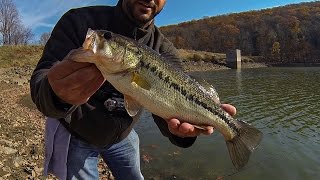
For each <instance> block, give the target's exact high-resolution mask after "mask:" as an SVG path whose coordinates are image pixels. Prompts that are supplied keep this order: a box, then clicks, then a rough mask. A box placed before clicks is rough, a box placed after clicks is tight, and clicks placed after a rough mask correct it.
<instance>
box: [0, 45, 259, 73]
mask: <svg viewBox="0 0 320 180" xmlns="http://www.w3.org/2000/svg"><path fill="white" fill-rule="evenodd" d="M43 48H44V47H43V46H34V45H33V46H31V45H28V46H0V68H9V67H23V66H35V65H36V64H37V62H38V61H39V59H40V57H41V54H42V51H43ZM179 56H180V58H181V59H182V61H183V62H191V61H193V62H211V63H214V64H225V61H226V54H222V53H212V52H205V51H194V50H186V49H179ZM257 59H258V58H255V57H247V56H242V60H243V62H256V61H257Z"/></svg>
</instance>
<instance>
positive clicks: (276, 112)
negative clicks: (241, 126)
mask: <svg viewBox="0 0 320 180" xmlns="http://www.w3.org/2000/svg"><path fill="white" fill-rule="evenodd" d="M193 75H194V76H196V77H197V78H199V79H201V78H202V79H205V80H206V81H208V82H209V83H210V84H213V85H214V86H215V87H216V89H217V91H218V93H219V95H220V99H221V101H222V102H223V103H231V104H233V105H235V106H236V107H237V110H238V113H237V115H236V118H239V119H242V120H245V121H247V122H249V123H251V124H252V125H253V126H255V127H257V128H258V129H260V130H261V131H262V132H263V134H264V137H263V140H262V142H261V144H260V146H259V147H258V149H257V150H256V151H255V152H253V154H252V155H251V157H250V160H249V163H248V164H247V165H246V166H245V168H243V169H241V170H240V171H237V170H235V168H234V167H233V165H232V163H231V160H230V158H229V155H228V151H227V148H226V145H225V142H224V140H223V137H222V136H221V135H220V134H219V133H218V132H215V133H214V134H213V135H210V136H200V137H198V139H197V141H196V142H195V144H194V145H193V146H192V147H190V148H187V149H181V148H178V147H176V146H174V145H172V144H171V143H170V142H169V140H168V139H167V138H165V137H163V136H162V135H161V134H160V132H159V130H158V128H157V127H156V125H155V123H154V122H153V121H152V120H151V119H150V114H148V113H144V114H143V117H142V118H141V120H140V122H139V123H138V124H137V126H136V128H135V129H136V131H137V132H138V133H139V135H140V142H141V145H140V146H141V156H142V161H141V166H142V171H143V174H144V176H145V178H146V179H178V180H180V179H182V180H187V179H197V180H198V179H216V178H220V179H235V180H238V179H239V180H248V179H259V180H262V179H268V180H269V179H273V180H276V179H279V180H280V179H281V180H284V179H290V180H295V179H297V180H300V179H318V178H319V177H320V123H319V122H320V68H319V67H317V68H259V69H242V70H240V71H239V70H221V71H214V72H202V73H193Z"/></svg>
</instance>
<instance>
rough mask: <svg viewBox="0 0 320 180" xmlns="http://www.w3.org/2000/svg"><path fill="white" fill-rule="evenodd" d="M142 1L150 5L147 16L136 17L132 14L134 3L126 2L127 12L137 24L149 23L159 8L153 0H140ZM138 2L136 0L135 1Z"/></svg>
mask: <svg viewBox="0 0 320 180" xmlns="http://www.w3.org/2000/svg"><path fill="white" fill-rule="evenodd" d="M140 1H143V2H144V4H147V5H148V6H150V8H151V9H152V12H151V15H150V16H148V17H143V16H139V17H136V16H135V14H134V7H135V4H132V3H127V9H126V10H127V13H128V15H129V16H130V17H131V18H132V20H133V21H134V22H135V23H137V24H138V25H145V24H146V23H149V22H150V21H152V20H153V19H154V18H155V17H156V16H157V15H158V14H159V13H160V11H161V10H159V9H158V7H157V5H156V4H155V3H154V1H149V0H140ZM135 3H138V2H135Z"/></svg>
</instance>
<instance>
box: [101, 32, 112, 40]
mask: <svg viewBox="0 0 320 180" xmlns="http://www.w3.org/2000/svg"><path fill="white" fill-rule="evenodd" d="M103 37H104V38H105V39H106V40H109V39H111V38H112V33H111V32H110V31H107V32H105V33H104V34H103Z"/></svg>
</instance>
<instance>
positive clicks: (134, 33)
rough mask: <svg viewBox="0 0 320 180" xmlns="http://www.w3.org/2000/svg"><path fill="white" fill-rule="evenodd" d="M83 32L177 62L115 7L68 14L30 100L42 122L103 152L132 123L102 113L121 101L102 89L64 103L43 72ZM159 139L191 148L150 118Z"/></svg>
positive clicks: (155, 33)
mask: <svg viewBox="0 0 320 180" xmlns="http://www.w3.org/2000/svg"><path fill="white" fill-rule="evenodd" d="M88 28H91V29H94V30H95V29H96V30H108V31H112V32H114V33H117V34H121V35H123V36H126V37H129V38H132V39H134V40H137V41H138V42H139V43H142V44H145V45H147V46H149V47H151V48H152V49H153V50H155V51H156V52H159V53H160V54H162V55H164V56H166V57H169V58H171V59H177V54H176V51H177V50H176V48H175V47H174V46H173V45H172V43H171V42H170V41H169V40H168V39H166V38H165V37H164V36H163V34H161V32H160V31H159V29H158V28H157V27H156V26H155V25H154V24H153V23H152V24H151V25H149V26H148V27H146V28H144V29H142V28H140V27H139V26H136V25H135V24H134V23H133V22H131V21H130V20H129V18H128V17H127V16H126V15H125V14H124V13H123V12H122V9H121V1H119V3H118V4H117V6H115V7H113V6H91V7H83V8H78V9H72V10H70V11H68V12H67V13H65V14H64V15H63V16H62V17H61V19H60V20H59V21H58V23H57V24H56V26H55V27H54V29H53V31H52V33H51V37H50V39H49V40H48V42H47V44H46V45H45V48H44V51H43V54H42V57H41V59H40V60H39V62H38V64H37V66H36V68H35V70H34V72H33V74H32V76H31V81H30V89H31V97H32V100H33V101H34V103H35V104H36V105H37V108H38V109H39V111H41V112H42V113H43V114H44V115H45V116H47V117H52V118H57V119H59V120H60V122H62V124H64V126H65V127H66V128H67V129H68V130H69V131H70V132H71V134H73V135H74V136H76V137H78V138H81V139H82V140H85V141H87V142H88V143H90V144H93V145H95V146H97V147H105V146H107V145H110V144H112V143H117V142H119V141H120V140H122V139H124V138H125V137H126V136H127V135H128V134H129V132H130V131H131V129H132V127H133V125H134V123H135V122H133V120H132V118H131V117H129V115H128V114H127V113H126V112H125V111H122V112H121V113H119V112H118V111H117V112H110V111H108V110H106V108H105V106H104V102H105V100H106V99H108V98H110V97H122V94H121V93H119V92H118V91H117V90H116V89H115V88H114V87H113V86H112V85H111V84H110V83H108V82H105V83H104V84H103V85H102V87H101V88H100V89H99V90H98V91H97V92H96V93H95V94H94V95H93V96H92V97H91V98H90V99H89V100H88V102H87V103H85V104H83V105H81V106H72V105H70V104H67V103H64V102H63V101H62V100H60V99H59V98H58V97H57V96H56V94H55V93H54V92H53V90H52V88H51V86H50V84H49V82H48V79H47V73H48V71H49V69H50V68H51V67H52V66H53V65H54V64H55V63H56V62H58V61H61V60H63V58H64V57H65V56H66V55H67V54H68V53H69V52H70V51H71V50H73V49H77V48H79V47H82V44H83V42H84V40H85V37H86V33H87V30H88ZM153 117H154V120H155V122H156V124H157V125H158V127H159V129H160V131H161V133H162V134H163V135H164V136H166V137H168V138H169V140H170V141H171V142H172V143H173V144H175V145H177V146H180V147H189V146H191V145H192V144H193V143H194V141H195V139H196V138H180V137H177V136H175V135H173V134H171V133H170V131H169V130H168V127H167V123H166V122H165V121H164V120H162V119H161V118H160V117H158V116H153Z"/></svg>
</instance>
